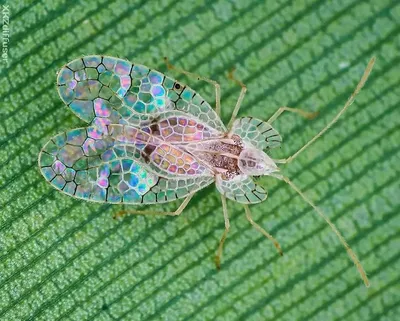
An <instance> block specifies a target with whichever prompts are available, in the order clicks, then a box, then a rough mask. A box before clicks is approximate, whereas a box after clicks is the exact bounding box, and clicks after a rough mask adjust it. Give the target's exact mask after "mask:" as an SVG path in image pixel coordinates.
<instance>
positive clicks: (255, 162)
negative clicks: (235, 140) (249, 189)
mask: <svg viewBox="0 0 400 321" xmlns="http://www.w3.org/2000/svg"><path fill="white" fill-rule="evenodd" d="M238 166H239V169H240V170H241V171H242V172H243V174H246V175H250V176H260V175H270V174H271V173H273V172H276V171H279V168H278V166H276V164H275V162H274V161H273V160H272V159H271V158H270V157H269V156H268V155H267V154H266V153H264V152H263V151H262V150H259V149H257V148H255V147H253V146H251V145H247V144H246V146H245V147H244V148H243V150H242V152H241V153H240V155H239V162H238Z"/></svg>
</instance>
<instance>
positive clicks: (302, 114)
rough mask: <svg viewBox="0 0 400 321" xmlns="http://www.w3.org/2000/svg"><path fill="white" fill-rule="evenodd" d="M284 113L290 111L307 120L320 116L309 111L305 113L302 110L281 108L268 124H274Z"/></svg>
mask: <svg viewBox="0 0 400 321" xmlns="http://www.w3.org/2000/svg"><path fill="white" fill-rule="evenodd" d="M284 111H289V112H291V113H296V114H299V115H300V116H303V117H305V118H307V119H313V118H315V117H316V116H317V115H318V112H314V113H310V112H308V111H304V110H301V109H297V108H290V107H286V106H285V107H279V109H278V110H277V111H276V112H275V114H273V115H272V117H271V118H270V119H268V121H267V123H268V124H272V122H273V121H275V120H276V119H277V118H278V117H279V116H280V115H281V114H282V113H283V112H284Z"/></svg>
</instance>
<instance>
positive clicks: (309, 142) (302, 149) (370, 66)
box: [268, 57, 375, 164]
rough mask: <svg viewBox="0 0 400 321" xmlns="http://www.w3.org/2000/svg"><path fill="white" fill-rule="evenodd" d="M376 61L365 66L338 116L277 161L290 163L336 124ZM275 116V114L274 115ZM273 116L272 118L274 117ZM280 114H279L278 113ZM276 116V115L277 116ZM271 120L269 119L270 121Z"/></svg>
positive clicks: (373, 58) (372, 59)
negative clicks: (294, 150)
mask: <svg viewBox="0 0 400 321" xmlns="http://www.w3.org/2000/svg"><path fill="white" fill-rule="evenodd" d="M374 63H375V57H372V58H371V60H370V61H369V63H368V65H367V68H365V71H364V74H363V75H362V77H361V79H360V81H359V83H358V84H357V87H356V89H355V90H354V92H353V93H352V94H351V96H350V97H349V98H348V99H347V101H346V103H345V104H344V106H343V108H342V109H341V110H340V111H339V112H338V113H337V114H336V116H335V117H334V118H333V119H332V120H331V121H330V122H329V123H328V125H326V126H325V127H324V128H323V129H322V130H321V131H320V132H319V133H318V134H317V135H315V136H314V137H313V138H312V139H310V140H309V141H308V142H307V143H306V144H305V145H304V146H303V147H301V148H300V149H299V150H298V151H297V152H295V153H294V154H293V155H292V156H290V157H288V158H286V159H281V160H278V161H277V162H279V163H285V164H287V163H290V162H291V161H292V160H293V159H295V158H296V157H297V156H298V155H299V154H300V153H301V152H302V151H304V150H305V149H306V148H307V147H308V146H310V145H311V144H312V143H314V142H315V141H316V140H317V139H318V138H319V137H321V136H322V135H323V134H324V133H325V132H326V131H327V130H328V129H329V128H330V127H332V125H333V124H335V123H336V122H337V121H338V119H339V118H340V116H342V115H343V113H344V112H345V111H346V110H347V108H349V107H350V105H351V104H352V103H353V102H354V99H355V98H356V96H357V94H358V93H359V92H360V90H361V88H362V87H363V86H364V84H365V82H366V81H367V79H368V76H369V74H370V73H371V70H372V67H373V66H374ZM274 116H275V115H274ZM274 116H272V117H271V118H273V117H274ZM278 116H279V115H278ZM275 118H276V117H275ZM268 122H269V121H268Z"/></svg>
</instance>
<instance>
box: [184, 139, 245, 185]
mask: <svg viewBox="0 0 400 321" xmlns="http://www.w3.org/2000/svg"><path fill="white" fill-rule="evenodd" d="M183 148H184V149H185V150H186V151H188V152H189V153H191V154H192V155H194V156H195V157H196V158H198V159H199V160H201V161H202V162H204V163H205V164H206V165H207V166H208V167H210V168H211V169H212V170H213V171H214V173H215V174H221V177H222V179H225V180H229V179H231V178H233V177H235V176H237V175H240V174H243V173H242V172H241V170H240V168H239V155H240V154H241V153H242V151H243V143H242V141H241V139H240V137H238V136H234V137H232V138H220V139H211V140H206V141H201V142H196V143H189V144H187V145H185V146H183Z"/></svg>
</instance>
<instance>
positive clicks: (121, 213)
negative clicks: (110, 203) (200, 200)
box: [114, 194, 193, 219]
mask: <svg viewBox="0 0 400 321" xmlns="http://www.w3.org/2000/svg"><path fill="white" fill-rule="evenodd" d="M192 197H193V194H190V195H188V196H187V197H186V198H185V200H184V201H183V202H182V203H181V205H179V207H178V208H177V209H176V210H175V211H173V212H168V211H165V212H162V211H137V210H122V211H119V212H118V213H116V214H115V215H114V218H115V219H116V218H120V217H122V216H124V215H127V214H139V215H171V216H177V215H180V214H181V213H182V212H183V210H184V209H185V207H186V206H187V205H188V204H189V202H190V200H191V198H192Z"/></svg>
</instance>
